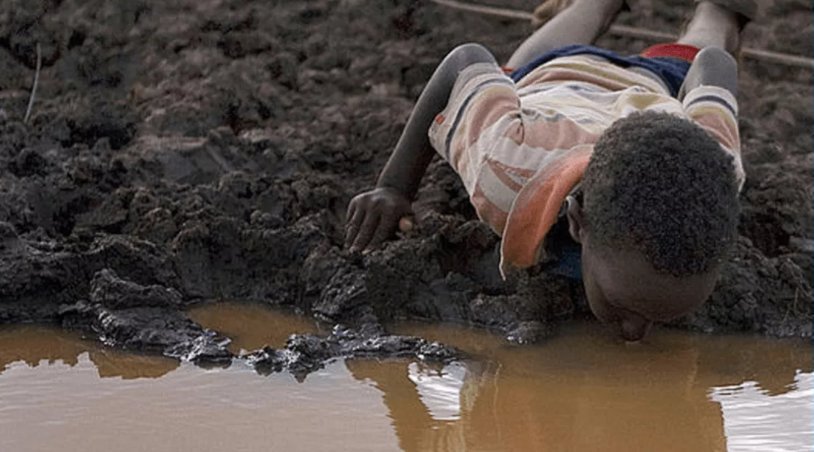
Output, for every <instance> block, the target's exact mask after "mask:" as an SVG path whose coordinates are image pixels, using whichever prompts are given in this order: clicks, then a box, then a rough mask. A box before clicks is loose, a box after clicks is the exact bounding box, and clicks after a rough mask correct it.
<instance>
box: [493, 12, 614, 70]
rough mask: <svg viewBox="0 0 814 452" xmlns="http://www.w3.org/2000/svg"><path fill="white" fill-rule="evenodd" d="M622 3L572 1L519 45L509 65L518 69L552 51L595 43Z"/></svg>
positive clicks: (507, 64)
mask: <svg viewBox="0 0 814 452" xmlns="http://www.w3.org/2000/svg"><path fill="white" fill-rule="evenodd" d="M623 5H624V1H623V0H573V3H571V4H570V5H569V6H568V7H566V8H565V10H563V11H562V12H561V13H559V14H557V15H556V16H554V17H553V18H552V19H551V20H550V21H548V22H546V23H545V25H543V26H542V27H540V28H539V29H538V30H537V31H535V32H534V33H533V34H532V35H531V36H529V37H528V39H526V40H525V41H524V42H523V43H522V44H520V46H519V47H518V48H517V50H515V52H514V54H513V55H512V56H511V58H509V61H508V62H507V63H506V66H508V67H510V68H512V69H518V68H520V67H523V66H525V65H526V64H528V63H530V62H531V61H533V60H534V59H535V58H537V57H538V56H540V55H542V54H543V53H545V52H548V51H550V50H553V49H556V48H559V47H564V46H567V45H570V44H592V43H593V42H594V41H596V38H598V37H599V35H600V33H602V32H603V31H604V30H605V29H606V28H607V26H608V25H609V22H610V21H611V20H612V19H613V18H614V17H615V16H616V13H618V12H619V10H620V9H621V8H622V6H623Z"/></svg>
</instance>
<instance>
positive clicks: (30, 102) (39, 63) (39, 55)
mask: <svg viewBox="0 0 814 452" xmlns="http://www.w3.org/2000/svg"><path fill="white" fill-rule="evenodd" d="M40 70H42V49H41V48H40V43H39V42H38V43H37V71H36V72H34V84H33V85H32V86H31V97H30V98H29V99H28V109H27V110H26V111H25V118H24V119H23V123H24V124H28V118H30V117H31V109H32V108H33V107H34V97H36V95H37V86H38V85H39V84H40Z"/></svg>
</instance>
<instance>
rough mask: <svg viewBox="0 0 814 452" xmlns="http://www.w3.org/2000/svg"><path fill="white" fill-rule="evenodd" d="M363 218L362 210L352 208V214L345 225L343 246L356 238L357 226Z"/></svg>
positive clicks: (348, 244)
mask: <svg viewBox="0 0 814 452" xmlns="http://www.w3.org/2000/svg"><path fill="white" fill-rule="evenodd" d="M363 219H364V210H362V209H354V212H353V216H352V217H350V218H349V219H348V222H347V224H346V225H345V246H346V247H347V246H350V244H351V243H353V241H354V240H355V239H356V234H358V233H359V226H360V225H361V223H362V220H363Z"/></svg>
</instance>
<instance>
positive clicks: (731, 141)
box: [346, 0, 756, 341]
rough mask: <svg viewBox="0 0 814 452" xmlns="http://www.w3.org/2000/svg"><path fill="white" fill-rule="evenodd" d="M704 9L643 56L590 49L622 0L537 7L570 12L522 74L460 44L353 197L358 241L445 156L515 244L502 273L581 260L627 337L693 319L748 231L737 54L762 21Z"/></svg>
mask: <svg viewBox="0 0 814 452" xmlns="http://www.w3.org/2000/svg"><path fill="white" fill-rule="evenodd" d="M695 3H697V5H696V9H695V14H694V16H693V18H692V20H691V21H690V22H689V23H688V25H687V26H686V28H685V30H684V33H683V34H682V36H681V38H680V39H679V40H678V42H677V43H671V44H661V45H656V46H653V47H651V48H649V49H647V50H645V52H643V54H642V55H641V56H635V57H622V56H619V55H617V54H615V53H612V52H609V51H606V50H603V49H598V48H596V47H592V46H590V44H592V43H593V42H594V41H595V40H596V38H597V37H598V36H599V35H600V34H601V32H602V31H603V30H605V29H607V28H608V27H609V26H610V24H611V22H612V20H613V18H615V17H616V15H617V14H618V12H619V11H620V9H621V8H623V7H625V6H626V2H625V1H624V0H570V1H569V0H549V1H547V2H546V3H545V4H543V5H542V6H541V7H540V8H538V12H543V13H544V12H545V11H555V12H556V14H555V15H554V17H553V18H551V20H550V21H548V22H547V23H546V24H545V25H544V26H543V27H541V28H540V29H539V30H537V31H536V32H535V33H534V34H532V36H531V37H529V38H528V39H527V40H526V41H525V42H524V43H522V44H521V45H520V47H519V48H518V49H517V50H516V52H515V53H514V54H513V55H512V57H511V58H510V59H509V61H508V67H509V68H514V69H516V70H514V71H513V72H511V76H510V77H509V76H506V75H505V74H504V72H503V70H501V69H500V68H499V66H498V65H497V64H496V62H495V59H494V57H493V56H492V54H491V53H489V51H487V50H486V49H485V48H483V47H481V46H479V45H476V44H466V45H463V46H460V47H458V48H456V49H455V50H453V51H452V52H451V53H450V54H449V55H448V56H447V57H446V58H445V59H444V61H442V62H441V64H440V65H439V67H438V69H437V70H436V72H435V73H434V74H433V76H432V78H431V79H430V81H429V82H428V84H427V86H426V88H425V89H424V92H423V93H422V94H421V96H420V97H419V99H418V102H417V104H416V106H415V109H414V110H413V113H412V115H411V116H410V119H409V121H408V122H407V125H406V127H405V129H404V132H403V134H402V136H401V139H400V140H399V142H398V144H397V145H396V148H395V150H394V152H393V154H392V156H391V157H390V160H389V161H388V162H387V165H386V166H385V168H384V170H383V171H382V173H381V175H380V177H379V180H378V183H377V188H376V189H374V190H372V191H370V192H367V193H362V194H360V195H358V196H356V197H355V198H354V199H353V200H352V201H351V203H350V205H349V207H348V223H347V234H346V244H347V245H348V246H350V247H351V250H352V251H358V250H361V249H365V248H368V247H373V246H377V245H378V244H380V243H381V242H382V241H384V240H385V239H386V238H388V236H390V235H391V234H392V233H393V231H394V230H395V229H396V227H397V225H398V224H399V222H400V221H404V220H403V217H405V216H407V215H409V214H410V212H411V209H410V200H412V199H413V197H414V196H415V194H416V191H417V190H418V185H419V182H420V180H421V177H422V175H423V173H424V171H425V170H426V168H427V165H428V164H429V162H430V160H431V158H432V155H433V151H432V148H435V150H436V151H437V152H438V153H439V154H441V156H442V157H443V158H444V159H446V160H447V161H448V162H449V163H450V165H451V166H452V167H453V168H454V169H455V171H456V172H457V173H458V174H459V175H460V177H461V179H462V181H463V183H464V186H465V187H466V190H467V192H468V193H469V195H470V200H471V202H472V204H473V206H474V207H475V210H476V211H477V213H478V216H479V217H480V218H481V220H483V221H485V222H487V223H488V224H489V225H490V226H491V227H492V229H493V230H494V231H495V232H496V233H497V234H499V235H501V236H502V242H501V250H500V251H501V263H500V269H501V272H502V274H503V275H504V276H505V274H506V272H508V271H510V270H514V269H520V268H526V267H529V266H532V265H535V264H537V263H539V262H544V263H546V264H547V265H548V267H549V268H550V270H551V271H558V268H559V270H562V269H563V268H566V269H567V264H568V262H569V256H575V257H576V258H577V259H579V261H580V263H579V264H578V265H577V268H578V271H577V272H574V273H575V274H574V276H577V277H581V278H582V280H583V284H584V287H585V293H586V297H587V299H588V303H589V305H590V307H591V310H592V311H593V313H594V314H595V315H596V316H597V318H599V319H600V320H601V321H603V322H607V323H611V324H614V325H616V327H617V328H618V330H619V333H620V334H621V336H622V337H623V338H624V339H626V340H628V341H638V340H640V339H642V338H643V337H644V336H645V335H646V334H647V331H648V330H649V328H650V326H651V325H652V323H653V322H656V321H668V320H671V319H674V318H677V317H680V316H682V315H685V314H687V313H689V312H691V311H692V310H694V309H695V308H696V307H698V306H699V305H700V304H701V303H703V302H704V301H705V300H706V299H707V298H708V297H709V295H710V294H711V292H712V290H713V288H714V286H715V282H716V280H717V277H718V274H719V271H720V268H721V265H722V261H723V259H724V256H725V254H726V251H727V250H728V248H729V247H730V245H731V244H732V243H733V241H734V238H735V236H736V227H737V219H738V214H739V207H738V199H737V198H738V192H739V190H740V187H741V186H742V185H743V177H744V174H743V168H742V166H741V161H740V138H739V135H738V126H737V118H736V115H737V103H736V101H735V95H736V90H737V63H736V61H735V59H734V58H733V57H732V56H731V55H730V54H732V53H736V52H737V51H738V48H739V46H740V39H739V36H740V32H741V30H742V29H743V26H744V25H745V24H746V23H747V22H748V21H749V20H750V19H751V18H752V17H754V14H755V12H756V4H755V1H754V0H711V1H700V0H696V2H695ZM439 112H440V113H439ZM428 130H429V134H428V133H427V131H428ZM569 235H570V237H568V236H569ZM572 260H573V259H572ZM552 261H553V263H552Z"/></svg>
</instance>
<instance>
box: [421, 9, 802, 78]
mask: <svg viewBox="0 0 814 452" xmlns="http://www.w3.org/2000/svg"><path fill="white" fill-rule="evenodd" d="M430 1H432V2H433V3H437V4H439V5H443V6H447V7H450V8H454V9H458V10H461V11H471V12H473V13H479V14H484V15H487V16H495V17H503V18H506V19H517V20H527V21H531V19H532V18H533V17H534V15H533V14H532V13H529V12H526V11H518V10H515V9H509V8H498V7H494V6H485V5H475V4H472V3H465V2H459V1H455V0H430ZM609 32H610V33H611V34H613V35H616V36H622V37H626V38H635V39H644V40H648V41H675V40H676V39H677V36H675V35H673V34H670V33H662V32H658V31H652V30H645V29H643V28H637V27H628V26H625V25H614V26H612V27H610V30H609ZM741 54H742V55H743V56H745V57H747V58H750V59H753V60H758V61H765V62H767V63H776V64H782V65H786V66H795V67H801V68H806V69H814V59H812V58H806V57H802V56H798V55H789V54H786V53H779V52H771V51H768V50H758V49H751V48H744V49H742V50H741Z"/></svg>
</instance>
